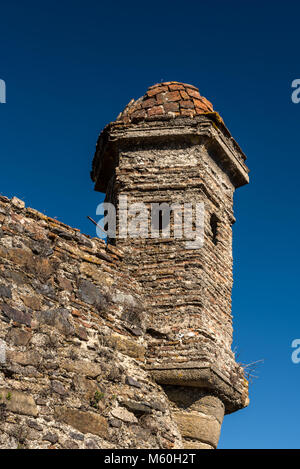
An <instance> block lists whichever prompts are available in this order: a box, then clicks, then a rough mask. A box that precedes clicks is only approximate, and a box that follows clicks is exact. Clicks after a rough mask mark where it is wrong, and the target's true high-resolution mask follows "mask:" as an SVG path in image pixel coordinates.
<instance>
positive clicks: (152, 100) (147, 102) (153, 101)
mask: <svg viewBox="0 0 300 469" xmlns="http://www.w3.org/2000/svg"><path fill="white" fill-rule="evenodd" d="M156 104H157V102H156V99H155V98H149V99H145V101H143V102H142V107H143V108H145V109H148V108H149V107H152V106H155V105H156Z"/></svg>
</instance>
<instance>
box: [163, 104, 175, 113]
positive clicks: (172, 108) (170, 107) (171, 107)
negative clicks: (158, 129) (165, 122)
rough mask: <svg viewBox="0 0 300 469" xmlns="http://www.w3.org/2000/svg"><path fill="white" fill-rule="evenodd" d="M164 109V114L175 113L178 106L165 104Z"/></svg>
mask: <svg viewBox="0 0 300 469" xmlns="http://www.w3.org/2000/svg"><path fill="white" fill-rule="evenodd" d="M164 108H165V111H166V112H176V111H178V110H179V104H178V103H166V104H165V105H164Z"/></svg>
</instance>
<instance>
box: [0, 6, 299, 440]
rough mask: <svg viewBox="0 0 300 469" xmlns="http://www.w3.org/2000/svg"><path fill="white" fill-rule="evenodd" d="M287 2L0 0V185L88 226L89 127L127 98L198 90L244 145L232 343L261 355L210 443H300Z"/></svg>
mask: <svg viewBox="0 0 300 469" xmlns="http://www.w3.org/2000/svg"><path fill="white" fill-rule="evenodd" d="M299 15H300V5H299V2H296V1H289V2H277V1H275V2H274V1H255V0H251V1H232V0H227V1H220V0H219V1H216V0H214V1H213V2H208V1H204V0H200V1H199V0H198V1H187V2H182V1H180V2H179V1H176V0H173V1H165V2H158V1H152V2H140V1H139V2H133V1H130V0H129V1H127V2H121V1H118V0H116V1H115V2H100V1H92V0H85V1H78V0H72V1H71V0H70V1H66V0H61V1H60V2H53V1H51V2H50V1H48V0H44V1H43V2H40V1H31V0H27V1H26V2H24V1H14V0H11V1H10V2H2V3H1V7H0V16H1V28H0V54H1V59H0V78H1V79H4V80H5V81H6V84H7V103H6V104H0V138H1V140H0V145H1V146H0V150H1V152H0V155H1V176H0V183H1V184H0V193H1V194H3V195H7V196H9V197H11V196H13V195H16V196H17V197H19V198H22V199H24V200H25V201H26V204H27V205H29V206H31V207H34V208H36V209H38V210H40V211H42V212H45V213H47V215H49V216H52V217H55V216H56V217H58V219H60V220H62V221H64V222H65V223H67V224H70V225H72V226H75V227H78V228H80V229H81V230H82V231H83V232H86V233H89V234H92V235H94V228H93V226H92V225H91V224H90V222H89V221H87V220H86V215H90V216H92V217H96V215H95V209H96V205H97V204H98V203H99V202H100V201H101V200H102V199H101V195H100V194H97V193H95V192H93V185H92V182H91V180H90V179H89V171H90V167H91V161H92V156H93V153H94V148H95V144H96V140H97V136H98V134H99V132H100V130H101V129H102V128H103V126H104V125H105V124H106V123H108V122H109V121H111V120H113V119H115V117H116V116H117V114H118V113H119V112H120V110H122V109H123V107H124V106H125V105H126V104H127V102H128V101H129V100H130V99H131V98H137V97H139V96H140V95H143V94H144V92H145V90H146V89H147V87H148V86H150V85H152V84H154V83H156V82H160V81H161V80H163V81H169V80H176V81H182V82H186V83H191V84H194V85H196V86H198V87H199V89H200V93H201V94H203V95H204V96H206V97H207V98H208V99H209V100H211V101H212V102H213V103H214V107H215V109H216V110H218V111H219V112H220V113H221V115H222V116H223V118H224V120H225V122H226V124H227V126H228V127H229V129H230V130H231V132H232V134H233V136H234V137H235V138H236V140H237V141H238V142H239V144H240V145H241V147H242V148H243V150H244V152H245V153H246V154H247V156H248V160H247V163H248V165H249V167H250V169H251V184H250V185H249V186H246V187H243V188H241V189H239V190H238V191H237V193H236V197H235V215H236V218H237V223H236V225H235V226H234V259H235V262H234V278H235V285H234V293H233V315H234V327H235V335H234V346H236V347H237V350H238V353H239V357H238V360H239V361H241V362H243V363H249V362H253V361H255V360H259V359H264V360H265V361H264V364H263V365H262V366H260V367H259V370H258V374H259V378H258V379H256V380H255V381H254V383H253V384H252V385H251V387H250V397H251V403H250V406H249V408H247V409H246V410H243V411H240V412H237V413H235V414H233V415H230V416H227V417H226V418H225V421H224V425H223V430H222V436H221V440H220V448H300V438H299V421H300V398H299V383H300V364H299V365H295V364H293V363H292V362H291V352H292V349H291V342H292V340H293V339H295V338H299V337H300V314H299V264H300V255H299V241H298V240H299V231H300V221H299V199H300V195H299V172H300V158H299V157H300V155H299V127H300V104H298V105H296V104H293V103H292V101H291V82H292V80H294V79H296V78H300V68H299Z"/></svg>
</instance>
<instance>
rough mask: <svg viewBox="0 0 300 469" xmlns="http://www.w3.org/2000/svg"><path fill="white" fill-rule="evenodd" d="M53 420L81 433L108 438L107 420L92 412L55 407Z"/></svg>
mask: <svg viewBox="0 0 300 469" xmlns="http://www.w3.org/2000/svg"><path fill="white" fill-rule="evenodd" d="M55 418H56V419H57V420H59V421H60V422H63V423H66V424H67V425H70V426H71V427H73V428H76V430H78V431H80V432H81V433H92V434H93V435H99V436H101V437H102V438H107V437H108V424H107V420H106V419H105V418H104V417H102V416H101V415H98V414H96V413H94V412H83V411H81V410H78V409H71V408H68V407H63V406H58V407H55Z"/></svg>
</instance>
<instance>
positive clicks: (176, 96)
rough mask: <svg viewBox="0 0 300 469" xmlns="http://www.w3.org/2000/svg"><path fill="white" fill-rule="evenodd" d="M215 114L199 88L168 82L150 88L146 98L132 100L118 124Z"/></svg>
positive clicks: (119, 118)
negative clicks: (163, 117)
mask: <svg viewBox="0 0 300 469" xmlns="http://www.w3.org/2000/svg"><path fill="white" fill-rule="evenodd" d="M207 112H213V105H212V104H211V103H210V102H209V101H208V100H207V99H206V98H204V97H203V96H201V95H200V93H199V90H198V88H196V87H195V86H193V85H187V84H186V83H178V82H177V81H168V82H165V83H157V84H156V85H153V86H150V87H149V88H148V90H147V92H146V94H145V95H144V96H142V97H141V98H139V99H138V100H136V101H135V100H134V99H132V100H131V101H130V103H129V104H128V105H127V106H126V108H125V109H124V111H123V112H121V114H119V116H118V118H117V122H120V121H121V122H124V123H130V122H131V121H139V120H144V119H147V118H152V119H154V120H155V118H160V117H162V116H169V117H178V116H188V117H194V116H196V115H199V114H204V113H207Z"/></svg>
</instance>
